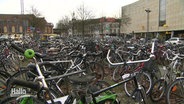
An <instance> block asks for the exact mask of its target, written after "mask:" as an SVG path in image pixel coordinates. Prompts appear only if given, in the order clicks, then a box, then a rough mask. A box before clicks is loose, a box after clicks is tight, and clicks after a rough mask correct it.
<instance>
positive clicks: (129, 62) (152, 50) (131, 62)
mask: <svg viewBox="0 0 184 104" xmlns="http://www.w3.org/2000/svg"><path fill="white" fill-rule="evenodd" d="M154 48H155V41H153V42H152V47H151V54H150V57H149V58H148V59H145V60H136V61H128V62H118V63H112V62H111V61H110V59H109V54H110V51H111V50H110V49H109V50H108V53H107V57H106V58H107V61H108V62H109V64H110V65H123V64H125V63H126V64H135V63H141V62H147V61H149V60H151V59H155V55H154Z"/></svg>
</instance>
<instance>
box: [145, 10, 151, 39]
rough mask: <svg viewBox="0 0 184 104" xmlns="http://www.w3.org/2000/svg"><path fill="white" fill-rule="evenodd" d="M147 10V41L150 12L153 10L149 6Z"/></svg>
mask: <svg viewBox="0 0 184 104" xmlns="http://www.w3.org/2000/svg"><path fill="white" fill-rule="evenodd" d="M145 11H146V13H147V31H146V41H147V39H148V35H149V13H150V12H151V10H150V9H149V8H148V9H145Z"/></svg>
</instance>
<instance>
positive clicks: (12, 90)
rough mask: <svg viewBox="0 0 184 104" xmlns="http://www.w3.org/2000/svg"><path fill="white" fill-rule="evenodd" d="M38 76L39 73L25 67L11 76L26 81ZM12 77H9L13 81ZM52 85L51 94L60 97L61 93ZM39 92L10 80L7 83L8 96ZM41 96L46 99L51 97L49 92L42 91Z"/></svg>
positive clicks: (50, 87)
mask: <svg viewBox="0 0 184 104" xmlns="http://www.w3.org/2000/svg"><path fill="white" fill-rule="evenodd" d="M36 76H37V75H36V74H35V73H33V72H32V69H29V68H24V69H21V70H20V71H19V72H17V73H15V74H14V75H12V77H11V78H16V79H21V80H25V81H34V79H35V77H36ZM11 78H10V79H9V80H10V82H11ZM52 86H53V85H50V86H49V90H50V93H51V96H52V97H53V98H58V97H59V94H58V93H57V92H58V91H55V90H53V89H52ZM37 93H38V92H36V91H34V90H32V89H30V88H27V87H24V86H19V85H11V83H9V82H8V83H7V89H6V94H7V96H11V97H16V96H20V95H25V94H31V95H35V94H37ZM40 96H42V97H43V98H45V99H49V94H48V93H42V92H40Z"/></svg>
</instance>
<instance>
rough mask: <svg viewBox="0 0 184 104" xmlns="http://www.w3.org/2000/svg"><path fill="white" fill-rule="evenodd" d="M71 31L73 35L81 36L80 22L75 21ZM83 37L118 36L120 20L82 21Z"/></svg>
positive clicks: (97, 19) (108, 18)
mask: <svg viewBox="0 0 184 104" xmlns="http://www.w3.org/2000/svg"><path fill="white" fill-rule="evenodd" d="M72 27H73V28H72V31H73V34H74V35H82V21H80V20H76V21H75V23H73V26H72ZM84 34H85V36H94V35H119V34H120V19H116V18H110V17H102V18H96V19H88V20H85V21H84Z"/></svg>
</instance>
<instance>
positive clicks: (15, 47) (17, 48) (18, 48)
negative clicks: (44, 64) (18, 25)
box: [11, 43, 24, 53]
mask: <svg viewBox="0 0 184 104" xmlns="http://www.w3.org/2000/svg"><path fill="white" fill-rule="evenodd" d="M11 47H13V48H14V49H16V50H17V51H19V52H21V53H24V49H22V48H20V47H19V46H17V45H16V44H14V43H11Z"/></svg>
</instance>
